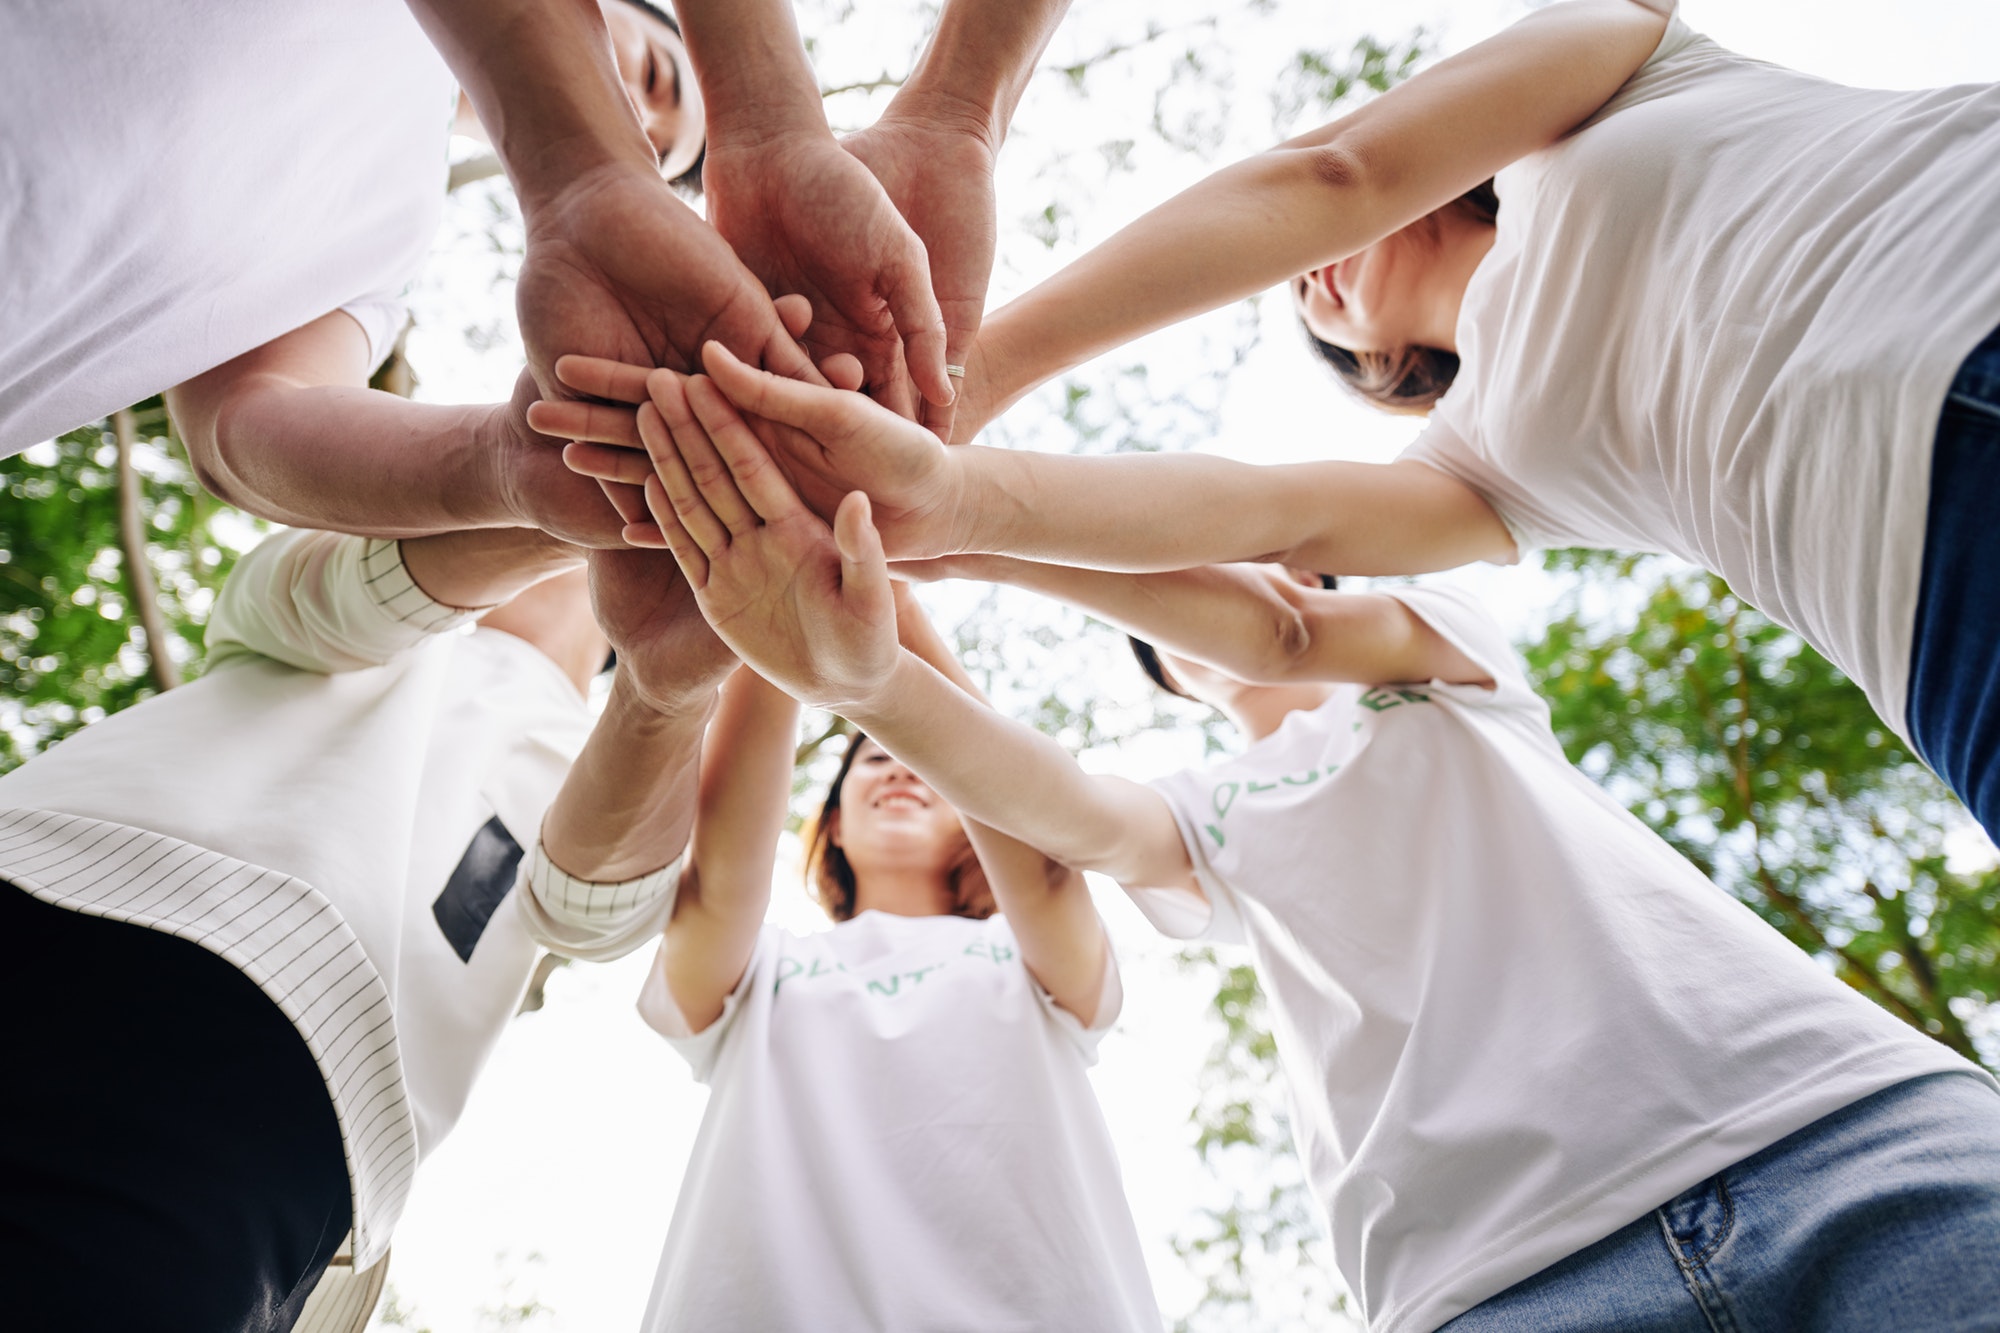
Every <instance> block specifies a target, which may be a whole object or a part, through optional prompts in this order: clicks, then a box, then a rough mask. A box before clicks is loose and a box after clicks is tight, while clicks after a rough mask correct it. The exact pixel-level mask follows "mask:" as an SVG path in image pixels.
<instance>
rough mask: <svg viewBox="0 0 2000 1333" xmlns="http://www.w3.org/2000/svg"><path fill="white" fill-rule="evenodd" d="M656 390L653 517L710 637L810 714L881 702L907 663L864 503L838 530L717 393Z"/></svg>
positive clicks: (647, 433)
mask: <svg viewBox="0 0 2000 1333" xmlns="http://www.w3.org/2000/svg"><path fill="white" fill-rule="evenodd" d="M653 383H654V386H655V395H654V399H653V401H652V402H651V403H649V404H647V405H646V406H645V407H642V408H641V409H640V412H639V423H640V431H641V434H642V436H643V438H644V439H645V444H646V451H647V456H648V457H649V459H650V460H651V464H652V466H653V468H654V469H655V471H654V474H653V475H652V476H651V477H649V478H648V479H647V481H646V482H645V495H646V503H647V506H648V508H649V509H650V510H651V512H652V515H653V518H654V521H655V522H656V523H657V524H658V525H659V530H660V532H661V534H662V536H663V538H664V540H665V542H666V545H667V547H668V549H669V550H671V551H672V553H673V558H674V560H675V562H676V563H677V564H678V565H679V566H680V569H681V572H682V574H683V576H684V577H685V578H686V580H687V584H688V586H689V587H691V588H692V589H693V592H694V597H695V600H696V601H697V602H698V603H699V604H700V607H701V611H702V613H703V615H705V616H706V617H707V619H708V623H709V624H710V625H711V626H712V627H713V628H714V630H715V633H716V634H717V635H718V636H720V637H721V639H722V640H723V641H724V642H725V643H727V644H728V645H729V647H730V648H731V649H733V650H734V651H735V652H736V653H737V654H738V655H739V656H740V657H741V658H742V659H743V660H744V661H745V662H747V663H748V664H749V665H751V666H752V667H754V668H755V669H756V670H757V672H758V674H760V675H762V676H763V677H764V678H765V679H767V680H769V681H771V682H772V683H773V684H775V685H778V686H779V687H781V688H783V689H784V690H786V691H787V692H789V693H790V694H792V695H793V696H794V697H796V698H798V699H799V700H801V701H803V702H805V703H809V704H815V705H818V706H821V707H836V706H839V705H841V704H846V703H852V702H855V701H857V700H862V699H865V698H867V697H869V696H870V695H871V694H872V693H874V692H875V691H877V690H879V689H880V688H881V687H882V686H883V685H884V684H885V683H886V682H887V680H888V679H889V676H890V674H891V672H892V671H893V670H894V668H895V665H896V662H897V659H898V657H899V654H900V649H899V648H898V646H897V641H896V609H895V603H894V599H893V597H892V596H891V592H890V586H889V572H888V565H887V561H886V559H885V557H884V555H883V553H882V543H881V538H880V536H879V535H878V534H877V532H876V530H875V527H874V525H873V523H872V522H871V521H870V516H869V504H868V497H867V496H866V495H864V494H862V493H860V492H854V493H851V494H849V495H847V496H846V497H844V498H843V499H842V500H841V502H840V503H839V505H838V506H837V507H836V510H835V513H834V520H833V525H832V526H831V527H830V528H829V527H828V525H827V523H826V522H825V521H824V520H823V519H821V518H820V517H819V516H818V515H816V514H815V513H813V512H812V511H811V510H810V509H808V508H807V507H806V506H805V504H804V503H803V502H802V501H801V500H800V499H799V497H798V495H797V493H796V492H794V491H793V490H792V488H791V486H790V485H789V484H787V482H786V480H785V478H784V476H783V474H782V473H781V472H780V471H779V469H778V468H777V466H776V465H775V464H774V462H773V460H772V458H771V456H770V455H769V454H768V453H767V452H766V451H765V450H764V448H763V446H762V445H761V444H760V443H759V442H758V439H757V437H756V435H755V434H754V433H753V432H752V431H751V430H750V428H749V426H748V425H747V424H746V423H745V422H744V420H743V418H742V416H741V415H740V414H738V413H737V412H736V410H735V409H734V408H733V407H731V406H730V404H729V401H728V400H727V399H726V398H724V397H723V396H722V394H721V393H720V392H719V391H718V390H717V389H716V388H715V386H714V384H713V383H712V382H711V381H709V380H707V379H704V378H699V377H697V378H693V379H688V378H683V377H679V376H675V375H673V374H672V372H659V373H656V375H655V376H654V378H653ZM878 410H879V409H878Z"/></svg>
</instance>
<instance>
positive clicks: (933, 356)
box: [881, 232, 958, 406]
mask: <svg viewBox="0 0 2000 1333" xmlns="http://www.w3.org/2000/svg"><path fill="white" fill-rule="evenodd" d="M881 283H882V290H881V294H882V299H883V300H884V301H886V302H887V303H888V306H889V315H890V317H891V318H892V319H894V320H895V321H896V331H897V332H898V333H900V334H902V335H903V361H904V364H906V365H907V366H908V367H909V370H910V378H911V379H912V380H913V381H915V383H916V386H917V391H918V392H919V393H921V394H923V396H924V398H925V400H926V401H927V402H930V403H934V404H937V405H939V406H943V405H945V404H947V403H949V402H951V401H952V399H953V398H954V397H956V396H957V392H958V391H957V387H956V386H955V385H954V384H953V383H952V381H951V377H950V376H949V375H947V374H945V373H944V364H945V342H946V338H945V326H944V311H943V310H942V309H941V308H940V307H939V306H938V300H937V295H936V293H934V292H933V291H932V290H931V263H930V255H929V253H928V252H927V251H926V250H925V249H924V243H923V241H922V240H920V239H918V237H917V234H916V233H915V232H910V233H909V235H908V236H907V237H906V243H905V244H904V245H903V246H902V247H901V249H900V253H899V254H898V255H897V256H896V258H895V260H894V261H893V262H891V263H889V264H886V265H884V266H883V269H882V276H881Z"/></svg>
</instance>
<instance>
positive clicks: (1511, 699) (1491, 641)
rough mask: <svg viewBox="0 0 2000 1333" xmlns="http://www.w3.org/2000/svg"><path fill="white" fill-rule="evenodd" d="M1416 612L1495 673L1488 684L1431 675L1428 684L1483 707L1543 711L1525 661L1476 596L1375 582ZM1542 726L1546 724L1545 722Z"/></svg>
mask: <svg viewBox="0 0 2000 1333" xmlns="http://www.w3.org/2000/svg"><path fill="white" fill-rule="evenodd" d="M1376 591H1378V592H1381V593H1383V594H1384V595H1386V596H1389V597H1393V598H1395V599H1396V600H1397V601H1399V602H1401V603H1402V604H1403V605H1404V606H1406V607H1408V608H1409V609H1410V610H1411V611H1413V612H1415V613H1416V615H1417V617H1418V618H1419V619H1421V620H1422V621H1423V622H1424V623H1425V624H1426V625H1429V626H1430V627H1431V628H1432V629H1434V630H1436V631H1437V632H1438V633H1439V634H1442V635H1443V636H1444V637H1445V638H1446V639H1447V640H1448V641H1449V642H1450V643H1451V645H1452V647H1454V648H1456V649H1458V650H1459V651H1460V652H1462V653H1464V654H1465V655H1466V656H1467V657H1469V658H1471V659H1472V660H1473V661H1474V662H1476V663H1478V664H1479V665H1480V667H1481V668H1483V669H1484V670H1485V672H1486V674H1487V675H1489V676H1491V677H1492V678H1493V687H1492V688H1491V689H1488V688H1486V687H1485V686H1480V685H1452V684H1448V683H1446V682H1443V681H1433V682H1431V683H1430V688H1431V689H1433V690H1438V691H1442V692H1444V693H1446V694H1449V695H1450V696H1451V697H1452V698H1454V699H1456V700H1458V701H1459V702H1460V703H1465V704H1471V705H1475V706H1483V707H1503V708H1504V707H1527V708H1530V709H1532V710H1533V711H1534V712H1535V713H1536V714H1537V715H1538V716H1542V717H1545V716H1546V713H1547V705H1546V704H1544V703H1543V701H1542V698H1541V696H1540V695H1538V694H1536V693H1535V688H1534V686H1533V685H1531V684H1529V682H1528V673H1527V666H1526V664H1525V663H1523V662H1522V661H1521V655H1520V654H1519V653H1517V652H1515V651H1514V645H1513V644H1512V643H1510V642H1508V640H1507V632H1506V631H1505V630H1503V629H1502V628H1501V627H1500V624H1499V622H1498V621H1496V620H1494V619H1493V617H1492V616H1491V615H1489V614H1488V613H1487V611H1486V609H1485V608H1484V607H1482V606H1481V605H1480V604H1479V602H1478V600H1477V599H1475V598H1474V597H1473V596H1472V595H1471V594H1470V593H1468V592H1466V591H1464V590H1463V589H1460V588H1452V587H1445V586H1441V585H1430V584H1405V585H1402V586H1390V587H1380V586H1378V587H1377V588H1376ZM1544 729H1545V724H1544Z"/></svg>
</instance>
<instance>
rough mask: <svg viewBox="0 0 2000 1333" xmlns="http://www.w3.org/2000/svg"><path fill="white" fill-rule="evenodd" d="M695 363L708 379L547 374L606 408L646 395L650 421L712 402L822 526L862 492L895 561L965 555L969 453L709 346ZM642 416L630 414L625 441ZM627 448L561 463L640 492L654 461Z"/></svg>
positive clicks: (574, 362) (865, 403) (619, 438)
mask: <svg viewBox="0 0 2000 1333" xmlns="http://www.w3.org/2000/svg"><path fill="white" fill-rule="evenodd" d="M703 364H704V366H705V367H706V369H707V370H708V375H707V376H699V377H695V378H694V379H692V380H690V379H688V378H687V377H683V376H678V375H674V374H673V373H672V372H670V371H658V372H652V373H650V374H649V373H648V372H647V371H646V370H645V369H644V368H643V367H637V366H624V365H617V364H614V363H610V362H604V361H597V360H593V359H591V358H587V357H565V358H564V359H563V360H562V362H561V363H560V364H559V365H558V367H557V372H558V374H560V375H562V376H563V377H564V378H565V380H566V382H568V383H569V384H571V385H572V386H573V387H574V388H576V389H577V390H578V391H580V392H584V393H590V394H593V395H596V396H599V397H603V398H608V399H612V400H614V401H617V402H623V403H644V402H645V400H646V397H647V394H648V392H649V390H650V392H651V395H652V403H653V405H654V409H655V411H657V412H658V413H661V414H665V413H667V412H669V411H671V410H678V408H677V407H675V406H674V405H675V404H678V403H680V402H682V401H687V400H694V401H700V402H703V403H708V402H710V401H711V399H710V395H713V401H714V402H716V403H720V404H721V405H722V406H724V407H727V408H730V409H732V410H731V412H730V417H731V418H732V419H733V421H734V422H735V423H736V424H737V425H738V426H740V427H741V428H742V430H743V431H744V432H745V434H746V435H748V436H750V437H751V438H752V439H753V441H761V444H760V447H759V453H760V454H761V455H762V456H763V457H764V458H765V459H767V460H770V461H773V462H775V464H776V466H777V467H778V468H779V469H780V471H781V472H782V474H783V477H784V480H785V481H786V483H787V487H788V489H789V490H790V491H792V492H793V493H794V495H795V498H798V499H802V500H803V501H804V503H805V505H806V506H807V507H809V508H810V509H811V510H812V511H814V512H816V513H817V514H819V515H820V516H821V517H822V518H825V519H828V520H831V519H832V518H833V517H834V515H835V514H836V513H837V511H838V510H839V508H840V506H841V504H842V502H843V501H844V500H845V499H846V497H847V496H848V495H849V493H850V492H853V491H864V492H866V493H867V496H868V499H869V500H870V502H871V517H872V523H871V526H872V528H873V529H874V530H876V531H878V532H879V534H880V536H881V540H882V541H883V543H884V544H885V546H886V548H887V550H888V552H889V554H890V555H891V556H893V557H895V558H896V559H899V560H907V559H922V558H926V557H930V556H937V555H945V554H949V553H951V552H954V551H957V550H961V549H966V547H967V540H966V533H967V531H968V529H969V527H970V523H971V519H972V516H973V515H972V511H973V506H972V505H971V504H970V503H968V499H967V494H966V491H967V483H966V477H965V466H964V464H965V460H966V458H967V457H968V456H969V454H970V453H971V452H972V451H969V450H964V449H957V448H947V447H946V446H944V445H943V444H941V443H940V442H939V441H938V438H937V437H936V436H935V435H933V434H931V433H930V432H929V431H927V430H924V429H923V428H922V427H920V426H918V425H916V424H915V423H914V422H910V421H905V420H904V419H902V418H901V417H898V416H896V415H895V414H894V413H892V412H890V411H888V410H887V409H886V408H883V407H882V406H880V405H879V404H877V403H873V402H871V401H869V400H868V399H867V398H865V397H863V396H862V395H860V394H858V393H852V392H846V391H844V390H843V389H841V388H826V387H821V386H818V385H807V384H801V383H799V382H798V381H796V380H786V379H781V378H779V377H778V376H775V375H771V374H769V373H767V372H764V371H760V370H755V369H752V368H751V367H749V366H746V365H744V364H743V363H742V362H741V361H740V360H738V359H737V358H736V357H734V356H733V355H731V354H730V353H729V351H728V350H727V349H726V348H724V347H722V346H721V345H720V344H716V343H711V344H709V346H708V347H707V348H705V349H704V351H703ZM689 386H698V387H689ZM646 418H647V409H646V407H644V406H641V407H640V409H639V412H638V414H637V418H636V420H637V423H638V424H637V426H635V431H636V430H638V429H639V427H643V425H644V422H645V420H646ZM753 430H754V434H753ZM626 443H627V441H626V438H625V435H624V432H623V429H622V427H618V428H613V429H608V430H606V431H605V432H604V433H603V434H602V435H597V436H590V437H586V438H585V439H584V440H583V441H582V442H579V443H574V444H571V445H570V446H569V448H568V449H566V450H565V451H564V454H563V458H564V461H565V462H566V463H568V465H569V466H570V467H572V468H574V469H575V470H576V471H578V472H580V473H583V474H585V475H587V476H591V477H596V478H600V479H602V480H604V481H606V482H607V483H616V484H623V485H627V486H633V485H642V484H644V483H645V482H646V481H647V479H648V478H649V477H651V476H652V474H653V472H654V462H655V460H653V459H651V458H648V457H647V456H646V455H642V454H640V453H637V452H635V451H634V450H632V449H630V448H629V447H618V446H621V445H625V444H626ZM624 536H625V540H627V541H628V542H632V543H634V544H635V545H649V544H657V543H658V542H659V541H660V540H661V537H660V536H659V535H658V534H657V533H656V532H655V531H653V530H651V528H650V526H649V525H647V524H643V523H637V524H634V525H632V526H630V527H627V528H626V529H625V533H624Z"/></svg>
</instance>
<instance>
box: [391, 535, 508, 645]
mask: <svg viewBox="0 0 2000 1333" xmlns="http://www.w3.org/2000/svg"><path fill="white" fill-rule="evenodd" d="M361 580H362V583H363V586H365V587H366V588H367V589H368V596H369V598H370V599H371V600H372V601H373V602H374V603H375V605H377V606H379V607H381V608H382V609H383V610H384V611H385V612H387V613H388V614H389V615H390V616H392V617H394V618H395V619H396V620H397V621H398V622H400V623H402V624H405V625H409V626H410V627H411V628H413V629H418V630H421V631H423V632H424V633H425V634H442V633H444V632H445V631H446V630H453V629H457V628H458V627H459V626H460V625H463V624H464V623H465V622H466V621H468V620H471V619H473V618H474V617H476V616H478V615H480V614H481V613H482V612H486V611H491V610H492V609H493V608H492V607H490V606H481V607H474V608H472V609H469V610H468V609H465V608H463V607H456V606H446V605H445V604H444V603H443V602H438V601H433V600H432V599H431V595H430V594H429V593H427V592H425V591H424V590H423V589H422V588H419V587H418V586H417V581H416V580H415V579H413V578H411V577H410V571H409V570H408V569H407V568H405V567H404V565H403V544H402V543H401V542H396V541H389V540H386V539H384V538H381V537H371V538H369V539H368V544H367V545H365V546H363V547H362V548H361Z"/></svg>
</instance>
